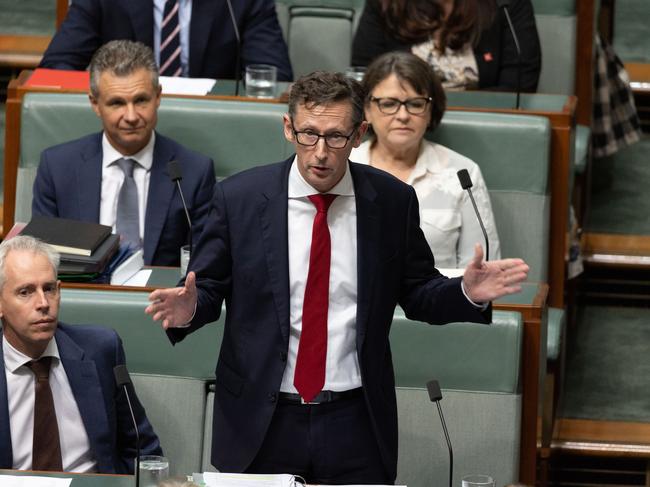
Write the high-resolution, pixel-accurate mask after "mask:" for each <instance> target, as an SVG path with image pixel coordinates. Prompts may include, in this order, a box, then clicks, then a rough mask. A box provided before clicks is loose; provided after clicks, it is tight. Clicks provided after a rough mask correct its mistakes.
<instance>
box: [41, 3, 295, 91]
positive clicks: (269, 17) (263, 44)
mask: <svg viewBox="0 0 650 487" xmlns="http://www.w3.org/2000/svg"><path fill="white" fill-rule="evenodd" d="M232 6H233V14H234V17H235V21H236V23H237V26H238V29H239V34H240V37H241V59H240V62H239V64H240V66H241V68H240V69H241V70H243V69H244V68H245V67H246V66H247V65H249V64H258V63H266V64H271V65H273V66H276V67H277V68H278V79H279V80H283V81H291V79H292V76H293V74H292V71H291V63H290V62H289V53H288V51H287V45H286V44H285V42H284V39H283V37H282V31H281V29H280V25H279V24H278V18H277V14H276V12H275V2H274V1H273V0H232ZM232 22H233V20H232V18H231V14H230V11H229V6H228V3H227V2H226V1H225V0H219V1H218V0H119V1H118V0H74V2H72V4H71V5H70V10H68V15H67V16H66V18H65V20H64V21H63V23H62V24H61V27H60V28H59V30H58V31H57V33H56V34H55V35H54V37H53V38H52V42H51V43H50V45H49V47H48V48H47V51H45V54H44V56H43V59H42V61H41V64H40V67H42V68H54V69H76V70H84V69H86V66H88V62H89V61H90V58H91V56H92V55H93V53H94V52H95V51H96V50H97V49H98V48H99V46H101V45H102V44H105V43H106V42H108V41H111V40H114V39H129V40H132V41H140V42H142V43H144V44H146V45H147V46H149V47H151V48H152V49H153V50H154V52H155V55H156V60H157V61H158V63H159V64H158V65H159V66H160V67H161V69H160V74H161V75H164V76H175V75H178V74H180V75H182V76H189V77H191V78H221V79H235V77H236V71H235V70H236V66H237V56H238V50H239V49H240V47H239V46H238V41H237V36H236V35H235V30H234V28H233V23H232ZM176 27H178V30H177V29H176Z"/></svg>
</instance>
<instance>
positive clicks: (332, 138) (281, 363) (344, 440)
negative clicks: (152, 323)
mask: <svg viewBox="0 0 650 487" xmlns="http://www.w3.org/2000/svg"><path fill="white" fill-rule="evenodd" d="M364 101H365V94H364V93H363V89H362V87H361V85H360V84H359V83H358V82H356V81H354V80H351V79H349V78H346V77H345V76H344V75H342V74H341V73H326V72H315V73H311V74H308V75H306V76H303V77H302V78H300V79H299V80H297V81H296V83H295V84H294V85H293V87H292V89H291V94H290V95H289V113H288V114H286V115H285V116H284V136H285V137H286V139H287V140H288V141H289V142H291V143H292V144H293V146H294V148H295V152H296V154H295V156H292V157H290V158H289V159H287V160H285V161H283V162H279V163H276V164H269V165H266V166H262V167H258V168H255V169H252V170H248V171H244V172H242V173H240V174H237V175H234V176H231V177H229V178H228V179H226V180H224V181H223V182H221V183H219V184H218V185H217V187H216V188H215V194H214V199H213V202H212V208H211V211H210V214H209V216H208V219H207V221H206V224H205V229H204V231H203V233H202V234H201V238H200V240H199V242H198V244H197V247H196V249H195V250H194V253H193V255H192V261H191V262H190V267H189V270H190V272H189V273H188V275H187V278H186V279H185V281H184V283H183V285H182V287H177V288H171V289H159V290H156V291H154V292H153V293H151V295H150V298H149V299H150V301H151V304H150V305H149V306H148V307H147V309H146V312H147V313H149V314H150V315H151V316H152V317H153V319H154V320H160V321H161V322H162V325H163V327H164V328H165V329H166V330H167V333H168V336H169V338H170V339H171V341H172V342H174V343H175V342H177V341H180V340H182V339H184V338H185V337H186V336H187V335H188V334H189V333H192V332H194V331H196V330H198V329H199V328H200V327H201V326H203V325H205V324H206V323H211V322H214V321H216V320H217V318H218V317H219V315H220V313H221V307H222V304H223V302H224V301H225V303H226V320H225V328H224V331H223V341H222V344H221V348H220V352H219V360H218V363H217V369H216V384H215V387H216V390H215V396H214V416H213V426H212V430H213V435H212V464H213V465H214V466H215V467H216V468H217V469H219V470H220V471H222V472H250V473H292V474H297V475H300V476H302V477H303V478H304V479H305V480H306V481H307V482H308V483H314V484H392V483H394V482H395V478H396V474H397V404H396V402H397V401H396V395H395V377H394V375H393V364H392V358H391V351H390V343H389V339H388V337H389V332H390V327H391V323H392V320H393V313H394V311H395V306H396V305H397V304H399V305H400V306H401V307H402V308H403V309H404V311H405V312H406V316H408V317H409V318H411V319H414V320H419V321H426V322H429V323H432V324H443V323H448V322H451V321H475V322H480V323H487V322H489V321H490V313H491V309H490V307H489V302H490V301H491V300H493V299H497V298H499V297H501V296H504V295H506V294H510V293H515V292H518V291H519V289H520V287H519V283H520V282H521V281H523V280H524V279H525V278H526V275H527V273H528V266H527V265H526V263H525V262H523V261H522V260H521V259H504V260H495V261H491V262H486V261H484V260H483V251H482V249H481V248H480V246H478V245H477V247H476V249H475V254H474V258H473V259H472V260H471V262H470V263H469V265H468V266H467V268H466V269H465V274H464V276H463V277H462V278H455V279H447V278H446V277H444V276H442V275H441V274H440V273H439V272H438V271H437V270H436V268H435V265H434V258H433V255H432V254H431V249H430V248H429V245H428V244H427V241H426V239H425V238H424V234H423V233H422V230H421V229H420V224H419V223H420V222H419V210H418V200H417V196H416V194H415V191H414V190H413V188H412V187H411V186H409V185H407V184H405V183H403V182H401V181H399V180H398V179H397V178H395V177H393V176H391V175H390V174H388V173H386V172H384V171H381V170H378V169H375V168H373V167H371V166H368V165H364V164H356V163H354V162H350V161H349V156H350V152H351V151H352V148H353V147H358V146H359V144H360V143H361V140H362V139H363V136H364V134H365V132H366V129H367V123H366V122H365V121H364V116H363V112H364Z"/></svg>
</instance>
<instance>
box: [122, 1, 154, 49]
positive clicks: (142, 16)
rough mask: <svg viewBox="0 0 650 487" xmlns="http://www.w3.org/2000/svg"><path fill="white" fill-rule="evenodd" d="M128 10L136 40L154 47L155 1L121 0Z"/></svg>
mask: <svg viewBox="0 0 650 487" xmlns="http://www.w3.org/2000/svg"><path fill="white" fill-rule="evenodd" d="M119 1H120V3H121V4H122V8H123V9H124V10H125V11H126V12H128V14H129V18H130V20H131V26H132V27H133V34H134V35H135V40H136V41H140V42H142V43H144V44H146V45H147V46H150V47H151V48H152V49H153V1H152V0H119Z"/></svg>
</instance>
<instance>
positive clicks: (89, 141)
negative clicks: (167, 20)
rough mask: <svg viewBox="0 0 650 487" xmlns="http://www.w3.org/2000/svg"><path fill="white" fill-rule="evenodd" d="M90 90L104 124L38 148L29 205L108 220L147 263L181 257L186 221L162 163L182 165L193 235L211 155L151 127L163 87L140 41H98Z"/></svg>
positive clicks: (209, 181) (210, 178)
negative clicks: (78, 136) (140, 251)
mask: <svg viewBox="0 0 650 487" xmlns="http://www.w3.org/2000/svg"><path fill="white" fill-rule="evenodd" d="M89 96H90V102H91V105H92V108H93V110H94V111H95V113H96V114H97V116H98V117H99V118H100V119H101V121H102V125H103V127H104V130H103V132H100V133H96V134H91V135H88V136H85V137H82V138H81V139H77V140H73V141H71V142H67V143H64V144H61V145H57V146H55V147H50V148H49V149H46V150H44V151H43V153H42V154H41V161H40V164H39V167H38V172H37V174H36V179H35V181H34V191H33V194H34V196H33V201H32V213H33V214H34V215H47V216H55V217H61V218H69V219H72V220H82V221H91V222H98V223H101V224H104V225H109V226H111V227H113V228H114V229H115V231H116V233H118V234H120V235H121V236H122V239H123V242H124V243H127V244H129V245H130V246H131V247H132V248H141V247H142V248H143V251H144V262H145V264H147V265H161V266H177V265H179V263H180V249H181V247H182V246H183V245H185V244H186V243H187V242H188V240H190V235H189V234H190V229H189V226H188V222H187V219H186V215H185V211H184V209H183V204H182V200H181V198H180V195H179V193H178V189H177V187H176V183H175V182H173V181H172V180H171V178H170V175H169V173H168V170H167V164H168V163H169V162H170V161H177V163H178V164H179V166H180V168H181V171H182V174H183V179H182V181H181V183H180V184H181V187H182V190H183V194H184V196H185V202H186V203H187V206H188V209H189V214H190V219H191V221H192V235H193V236H195V237H196V238H198V235H199V234H200V232H201V229H202V227H203V224H204V221H205V219H206V217H207V214H208V209H209V205H210V200H211V198H212V192H213V189H214V183H215V174H214V167H213V163H212V160H211V159H210V158H208V157H206V156H203V155H201V154H198V153H197V152H194V151H191V150H189V149H187V148H185V147H183V146H182V145H180V144H179V143H177V142H174V141H173V140H171V139H169V138H167V137H165V136H163V135H160V134H158V133H156V132H155V128H156V122H157V120H158V107H159V106H160V99H161V87H160V85H159V84H158V68H157V67H156V63H155V60H154V58H153V52H152V51H151V49H149V48H148V47H147V46H145V45H144V44H141V43H139V42H132V41H112V42H109V43H108V44H106V45H104V46H103V47H102V48H101V49H99V50H98V51H97V53H96V54H95V56H93V60H92V61H91V64H90V95H89ZM196 238H195V239H193V240H194V241H196Z"/></svg>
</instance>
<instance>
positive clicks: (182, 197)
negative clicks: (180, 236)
mask: <svg viewBox="0 0 650 487" xmlns="http://www.w3.org/2000/svg"><path fill="white" fill-rule="evenodd" d="M176 184H177V186H178V194H179V195H181V201H182V202H183V210H184V211H185V218H187V224H188V226H189V229H190V234H189V237H188V244H189V245H190V253H191V252H192V248H193V247H192V220H190V213H189V212H188V211H187V204H185V197H184V196H183V190H182V189H181V182H180V181H179V180H176Z"/></svg>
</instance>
